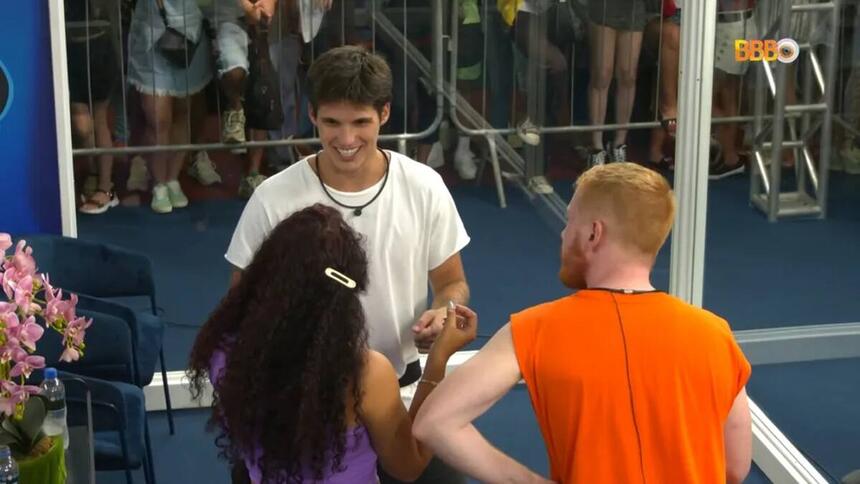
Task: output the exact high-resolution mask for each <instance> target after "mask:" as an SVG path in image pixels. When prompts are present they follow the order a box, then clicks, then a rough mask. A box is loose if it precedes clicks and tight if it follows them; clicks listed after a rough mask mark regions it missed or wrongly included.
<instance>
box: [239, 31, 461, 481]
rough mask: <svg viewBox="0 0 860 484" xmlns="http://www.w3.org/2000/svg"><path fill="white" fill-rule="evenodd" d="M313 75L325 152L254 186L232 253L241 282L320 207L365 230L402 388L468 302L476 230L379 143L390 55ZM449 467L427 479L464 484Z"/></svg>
mask: <svg viewBox="0 0 860 484" xmlns="http://www.w3.org/2000/svg"><path fill="white" fill-rule="evenodd" d="M308 78H309V79H308V80H309V84H310V93H309V94H310V104H311V109H310V116H311V121H313V123H314V125H315V126H316V127H317V129H318V130H319V137H320V140H321V142H322V151H320V152H319V153H318V154H316V155H313V156H310V157H308V158H305V159H303V160H301V161H299V162H298V163H295V164H294V165H292V166H290V167H289V168H287V169H285V170H284V171H282V172H280V173H278V174H277V175H274V176H272V177H271V178H269V179H268V180H266V181H265V182H264V183H263V184H261V185H260V186H259V187H258V188H257V189H256V190H255V191H254V194H253V196H252V197H251V199H250V200H249V201H248V204H247V206H246V207H245V210H244V212H243V213H242V217H241V218H240V219H239V224H238V226H237V227H236V230H235V232H234V233H233V239H232V240H231V241H230V247H229V248H228V249H227V253H226V254H225V258H226V259H227V261H229V262H230V264H232V265H233V266H234V268H235V270H234V273H233V278H232V283H233V284H235V283H236V282H237V281H238V280H239V278H240V277H241V274H242V269H244V268H245V267H246V266H247V265H248V264H249V263H250V262H251V260H252V258H253V256H254V253H255V252H256V250H257V248H258V247H259V246H260V245H261V243H262V242H263V240H264V239H265V238H266V237H267V235H268V234H269V232H270V231H271V230H272V229H273V228H274V227H275V226H276V225H277V224H278V223H279V222H280V221H282V220H283V219H285V218H286V217H287V216H289V215H290V214H292V213H293V212H295V211H297V210H300V209H302V208H305V207H307V206H309V205H312V204H314V203H324V204H327V205H330V206H332V207H335V208H338V209H340V210H341V213H342V214H343V216H344V218H345V219H346V221H347V222H348V223H349V224H350V225H351V226H352V227H353V228H354V229H355V230H356V231H358V232H359V233H361V234H362V235H363V236H364V243H365V250H366V251H367V257H368V262H369V286H368V290H367V293H366V294H364V295H363V296H362V305H363V306H364V310H365V314H366V317H367V324H368V332H369V343H370V347H371V348H373V349H375V350H377V351H379V352H381V353H383V354H385V355H386V356H387V357H388V359H389V360H390V361H391V363H392V365H394V369H395V370H396V371H397V373H398V375H399V376H400V377H401V386H405V385H408V384H412V383H414V382H415V381H417V380H418V379H419V378H420V376H421V369H420V366H419V364H418V349H419V348H420V349H429V347H430V344H432V342H433V340H434V339H435V337H436V335H437V334H438V333H439V332H440V331H441V329H442V323H443V321H444V318H445V307H446V304H447V303H448V301H449V300H453V301H454V302H456V303H459V304H466V303H467V302H468V298H469V287H468V285H467V283H466V276H465V273H464V271H463V264H462V262H461V260H460V250H462V249H463V247H465V246H466V244H468V243H469V236H468V234H467V233H466V229H465V227H464V226H463V222H462V221H461V220H460V216H459V214H458V213H457V207H456V206H455V205H454V200H453V199H452V197H451V194H450V193H449V192H448V189H447V188H446V187H445V184H444V182H443V181H442V178H441V177H440V176H439V174H438V173H436V172H435V171H434V170H433V169H432V168H429V167H428V166H426V165H423V164H420V163H418V162H416V161H414V160H412V159H410V158H408V157H406V156H403V155H401V154H398V153H394V152H390V151H385V150H382V149H380V148H379V147H378V146H377V139H378V137H379V130H380V127H381V126H382V125H383V124H385V123H386V122H387V121H388V117H389V113H390V102H391V93H392V77H391V70H390V68H389V66H388V64H386V63H385V61H384V60H383V59H382V58H380V57H378V56H376V55H375V54H371V53H370V52H368V51H366V50H364V49H362V48H359V47H352V46H346V47H339V48H336V49H332V50H330V51H328V52H326V53H325V54H323V55H322V56H320V57H319V58H318V59H317V60H316V61H315V62H314V64H313V65H312V66H311V68H310V71H309V73H308ZM348 275H349V274H347V276H348ZM428 283H429V286H430V287H431V288H432V291H433V300H432V302H431V304H430V305H429V306H430V309H427V308H428V291H427V288H428ZM440 465H441V462H440V461H436V462H435V465H434V463H431V465H430V466H429V467H428V470H427V472H425V475H424V476H422V479H421V480H419V481H418V482H445V483H448V482H465V480H464V479H463V478H462V477H458V476H456V474H455V475H453V476H451V475H450V472H449V471H450V469H447V470H445V469H442V470H439V466H440ZM428 474H433V476H432V477H431V476H429V475H428ZM380 477H381V481H382V482H383V483H386V482H394V481H391V480H388V479H386V476H383V475H381V476H380Z"/></svg>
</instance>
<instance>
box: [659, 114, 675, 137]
mask: <svg viewBox="0 0 860 484" xmlns="http://www.w3.org/2000/svg"><path fill="white" fill-rule="evenodd" d="M660 126H662V127H663V130H664V131H666V134H668V135H669V137H670V138H674V137H675V134H676V133H677V132H678V118H664V117H663V115H660Z"/></svg>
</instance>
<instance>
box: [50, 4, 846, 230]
mask: <svg viewBox="0 0 860 484" xmlns="http://www.w3.org/2000/svg"><path fill="white" fill-rule="evenodd" d="M374 1H375V2H376V3H375V4H373V2H374ZM689 1H692V0H573V1H566V2H559V1H556V0H453V1H452V2H450V4H449V3H448V2H444V5H445V8H456V9H457V12H458V16H457V18H458V24H457V25H456V29H457V36H458V45H457V47H458V48H457V66H456V77H457V86H456V87H457V90H458V92H459V93H460V95H461V96H463V98H464V99H465V100H466V101H467V102H469V103H470V104H471V105H472V107H474V108H475V109H476V110H477V111H478V112H479V113H481V114H482V115H483V117H484V118H485V119H486V120H487V121H488V122H489V123H490V124H491V125H492V126H494V127H496V128H507V127H511V126H515V127H516V128H517V135H516V136H512V137H511V139H510V142H511V144H513V145H515V146H521V145H529V144H531V145H536V144H539V143H541V141H544V142H545V143H544V147H545V149H546V153H547V159H548V160H550V162H553V160H559V161H560V162H561V163H566V164H567V165H572V166H573V167H574V169H575V170H581V169H583V168H586V167H588V166H592V165H596V164H602V163H607V162H612V161H619V160H630V161H636V162H640V163H643V164H647V165H649V166H651V167H653V168H655V169H659V170H671V169H672V168H673V167H674V160H673V158H672V154H671V153H672V152H673V151H674V150H673V149H672V147H671V141H672V138H673V137H674V135H675V131H676V129H677V119H676V116H677V91H678V89H677V87H678V55H679V39H680V35H679V27H680V24H681V16H682V12H683V10H684V8H683V7H684V5H683V3H684V2H689ZM775 1H777V0H758V2H756V0H719V1H718V13H717V29H716V50H715V60H714V64H715V77H714V86H715V89H714V92H715V95H714V104H713V112H714V116H735V115H738V114H739V113H741V112H750V109H749V107H748V106H749V100H748V99H746V100H745V99H744V97H745V96H744V91H745V89H748V87H747V85H749V84H751V83H750V82H744V76H745V74H747V72H748V71H749V70H750V63H744V62H738V61H736V60H735V55H734V42H735V40H737V39H756V38H758V35H759V33H758V28H757V25H759V24H761V22H759V21H758V19H757V16H759V15H760V12H761V10H762V7H763V5H765V4H766V2H775ZM813 1H814V0H796V1H795V2H794V3H813ZM407 3H408V7H407ZM404 8H405V9H406V13H404ZM430 8H431V3H430V1H409V2H406V1H405V0H65V18H66V25H67V29H66V45H67V60H68V79H69V90H70V101H71V106H70V109H71V120H72V128H73V130H72V132H73V139H74V145H75V147H76V148H111V147H116V146H152V145H159V146H168V147H170V146H177V145H186V147H187V145H193V144H200V143H217V142H223V143H227V144H233V143H243V142H245V141H261V140H277V139H289V138H294V139H303V138H312V137H313V135H314V130H313V125H312V124H311V122H310V120H309V117H308V115H307V114H308V113H307V109H308V108H307V99H306V97H305V92H306V90H307V89H306V82H305V73H306V71H307V68H308V66H309V64H310V63H311V62H312V60H313V59H314V58H315V57H316V56H318V55H319V54H320V53H321V52H323V51H325V50H326V49H329V48H331V47H334V46H337V45H343V44H354V45H362V46H365V47H367V48H368V49H375V50H377V51H378V52H380V53H382V54H383V55H384V56H385V57H386V58H387V59H388V61H389V63H390V64H391V65H392V68H393V72H394V75H395V86H396V87H395V98H394V102H393V106H392V117H391V122H389V125H388V126H387V127H386V129H387V132H389V133H403V132H410V133H414V132H418V131H421V130H423V129H425V128H426V127H428V126H429V125H430V123H431V122H432V121H433V119H434V117H435V116H436V105H435V97H434V96H433V95H432V92H431V90H430V87H429V86H430V85H431V83H430V82H428V80H427V79H422V77H421V76H420V75H418V71H417V69H416V67H415V65H414V63H412V62H407V60H406V59H407V58H408V57H407V56H406V55H404V53H403V47H402V43H400V42H399V41H398V39H397V38H395V37H394V36H392V35H391V34H390V33H389V31H385V30H384V29H378V28H376V25H375V24H374V20H376V19H378V18H380V17H382V16H385V17H386V18H388V19H389V20H390V21H391V22H392V23H393V24H394V25H396V26H397V28H399V29H400V31H401V32H405V36H406V38H407V39H408V40H409V42H410V43H412V44H413V45H415V46H416V47H417V48H418V49H419V50H420V51H422V52H423V53H424V54H425V55H426V56H427V57H428V58H430V57H431V55H430V49H431V44H432V42H430V40H429V39H430V35H431V33H432V28H431V26H430V21H431V20H430V19H431V18H432V16H431V15H427V13H429V11H430ZM422 12H423V13H422ZM858 12H860V10H858V6H857V5H856V4H854V3H852V2H846V5H845V7H844V11H843V12H842V13H841V16H840V18H841V19H842V21H841V23H842V24H843V25H840V35H839V36H838V38H839V39H840V40H839V44H840V45H839V46H838V47H839V53H840V60H841V62H840V66H841V69H840V70H839V71H838V75H839V76H840V78H841V81H840V83H837V85H840V86H844V89H843V90H842V92H840V93H839V96H837V98H836V99H837V101H838V102H840V103H841V104H842V106H841V107H842V109H841V112H842V113H843V114H844V116H845V118H846V121H848V122H849V124H851V125H852V126H854V127H855V128H856V127H857V126H858V116H857V115H858V113H860V72H858V67H860V36H858V35H855V34H854V33H855V32H857V31H858V30H860V25H858V24H860V14H858ZM449 13H450V12H446V13H445V18H446V19H448V18H449V17H450V15H449ZM846 19H847V20H848V21H846ZM446 22H447V20H446ZM791 25H792V27H791V28H792V37H793V38H794V39H795V40H797V41H798V42H809V43H811V44H812V45H814V46H826V44H827V42H828V38H827V37H828V36H827V28H826V24H825V23H824V22H823V21H820V20H816V19H815V18H813V17H812V16H810V15H794V16H793V18H792V24H791ZM445 29H446V31H447V32H449V33H450V31H451V26H446V27H445ZM574 59H576V62H573V60H574ZM581 59H586V60H585V61H582V60H581ZM646 60H647V62H646ZM529 61H532V62H531V63H530V62H529ZM649 64H650V66H649ZM530 65H531V66H534V65H539V66H541V67H543V69H544V72H545V74H546V75H545V79H546V84H545V89H546V99H547V100H548V103H547V109H546V116H545V119H543V120H539V119H531V117H532V116H530V115H529V110H528V109H526V107H527V105H528V96H529V95H530V94H531V92H530V91H528V89H527V86H528V85H529V82H530V79H529V77H530V75H532V74H534V71H536V69H528V67H529V66H530ZM655 65H656V66H657V67H654V66H655ZM646 69H647V72H648V76H651V77H653V78H655V79H659V82H658V83H656V84H655V88H654V89H651V90H650V91H651V92H643V91H645V90H643V89H640V92H637V86H640V84H641V81H642V79H640V77H643V76H644V75H645V72H646ZM796 72H797V69H796V68H793V69H792V70H791V71H790V74H789V83H788V86H787V90H786V96H787V102H788V103H796V102H797V94H796V91H797V86H796V83H795V81H794V79H795V76H796ZM577 73H579V74H577ZM583 73H584V80H583V81H584V82H583V83H581V84H582V85H585V86H587V88H586V89H581V90H580V89H575V88H573V86H574V85H575V84H576V80H578V77H577V76H578V75H579V76H582V75H583ZM446 78H447V75H446ZM654 91H657V92H658V94H657V95H654V94H653V93H654ZM610 93H611V94H612V95H611V96H610ZM637 96H640V97H646V98H648V99H649V100H648V101H645V102H646V103H650V106H649V107H648V108H647V110H648V111H649V112H650V113H651V118H650V119H658V120H659V121H660V127H659V128H656V129H654V130H652V132H651V133H650V138H649V141H648V142H646V143H644V145H647V146H641V147H633V146H632V145H631V149H628V139H627V138H628V132H627V130H624V129H618V130H614V131H613V132H611V133H609V134H608V135H607V134H606V133H604V132H602V131H593V132H590V133H588V134H587V135H585V136H579V135H573V134H563V135H555V136H546V137H545V138H546V139H542V138H544V137H542V136H541V134H540V133H539V132H538V130H537V126H540V125H557V126H567V125H571V124H579V123H584V124H587V123H590V124H593V125H602V124H607V123H617V124H625V123H628V122H630V121H631V119H632V118H634V117H635V116H634V111H635V110H634V106H635V105H636V103H637ZM577 97H578V99H574V98H577ZM747 98H748V96H747ZM575 106H582V107H583V109H581V110H577V109H575ZM838 111H840V110H838ZM451 125H452V123H448V122H447V121H443V123H442V125H441V126H442V128H441V129H440V130H437V132H436V133H434V134H433V135H432V136H431V137H429V138H427V139H424V140H421V141H419V142H417V143H416V144H415V145H414V146H413V147H412V149H414V150H415V151H414V157H415V158H416V159H418V160H419V161H421V162H425V163H427V164H428V165H430V166H432V167H434V168H439V167H441V166H443V165H444V164H445V161H446V157H447V158H449V159H450V161H451V165H452V167H453V169H454V172H455V173H456V174H457V175H458V176H459V177H460V178H462V179H467V180H468V179H473V178H475V176H476V173H477V168H476V166H477V160H478V159H479V158H480V157H481V156H482V155H481V154H480V153H481V152H482V151H483V150H485V149H486V147H485V146H482V144H481V143H480V140H478V139H474V138H470V137H468V136H465V135H462V134H460V135H458V134H457V132H456V130H455V129H447V128H449V127H450V126H451ZM748 135H749V129H748V126H745V125H739V124H721V125H716V126H715V127H714V136H713V138H714V141H713V144H714V150H712V151H713V153H712V159H711V173H710V175H711V178H712V179H719V178H724V177H727V176H732V175H737V174H740V173H743V171H744V169H745V165H746V163H747V159H746V157H747V154H746V150H747V149H748V144H749V139H748V138H749V136H748ZM838 135H839V138H838V139H837V140H834V143H836V144H835V145H834V154H835V155H836V160H835V161H836V162H835V163H834V165H835V166H836V167H844V169H845V171H847V172H849V173H851V174H860V148H858V145H857V144H856V142H855V137H854V136H853V135H852V134H851V133H850V131H845V133H841V132H839V133H838ZM640 144H641V143H640ZM313 149H314V148H313V146H310V145H301V144H299V145H289V146H286V145H285V146H278V147H272V148H267V149H263V148H250V149H245V148H241V147H240V148H237V149H233V150H231V151H230V152H231V154H230V155H229V156H225V157H224V158H223V159H224V160H225V161H224V162H223V163H219V164H220V165H221V171H222V172H223V171H224V167H225V166H228V165H225V163H226V164H229V163H236V162H237V161H239V160H242V162H244V164H245V166H244V167H243V171H242V175H241V179H240V181H239V184H238V195H239V196H241V197H244V198H248V197H250V196H251V194H252V193H253V191H254V189H255V188H256V187H257V186H258V185H259V184H260V183H262V182H263V181H264V180H265V179H266V175H265V174H266V173H268V174H272V173H274V172H277V171H278V170H280V169H282V168H283V167H285V166H287V165H289V164H290V163H292V162H294V161H295V160H296V159H298V158H299V157H301V156H304V155H307V154H310V153H312V152H313ZM476 152H477V154H476ZM213 156H215V155H213ZM219 156H221V155H219ZM128 158H130V159H128V161H129V162H128V163H121V164H117V168H120V169H118V170H117V172H116V173H115V171H114V167H115V163H114V162H115V161H116V160H117V157H115V156H114V155H111V154H101V155H98V156H93V157H83V156H81V157H78V158H77V160H76V161H77V162H78V163H79V164H80V166H78V167H77V168H78V169H77V170H76V173H78V174H79V175H80V176H78V177H77V179H79V180H80V183H78V192H79V194H80V206H79V210H80V212H82V213H86V214H100V213H104V212H106V211H107V210H109V209H110V208H112V207H115V206H117V205H119V204H120V200H121V198H120V194H122V195H123V200H124V201H125V200H126V199H128V200H137V203H140V201H141V200H146V199H147V198H146V195H148V194H151V199H149V200H150V207H151V209H152V210H153V211H155V212H156V213H168V212H171V211H173V210H174V209H178V208H183V207H185V206H187V205H188V203H189V201H188V196H186V193H185V190H183V187H182V185H181V184H180V180H182V183H184V184H186V185H187V184H188V183H197V184H200V185H202V186H213V185H216V184H220V183H223V181H222V174H223V173H219V168H217V167H216V164H215V163H214V162H213V161H212V159H211V158H210V153H208V152H207V151H203V150H198V151H193V150H189V149H182V150H179V149H176V150H169V149H166V150H162V151H157V152H152V153H147V154H145V155H133V156H130V157H128ZM125 159H126V158H125V157H124V158H123V160H125ZM794 161H795V160H794V154H793V153H792V151H791V150H786V151H785V154H784V156H783V157H782V160H781V163H782V164H783V165H784V166H785V167H791V166H793V164H794ZM264 162H265V164H264ZM183 173H184V174H185V175H183ZM120 175H121V176H120ZM119 178H122V182H119ZM531 186H532V188H533V189H535V190H537V191H542V190H551V188H549V185H548V182H547V181H546V180H545V179H544V178H543V177H539V179H537V180H532V183H531ZM186 188H187V187H186Z"/></svg>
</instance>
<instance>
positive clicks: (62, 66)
mask: <svg viewBox="0 0 860 484" xmlns="http://www.w3.org/2000/svg"><path fill="white" fill-rule="evenodd" d="M62 6H63V5H62V3H61V2H48V15H49V16H50V29H51V32H50V33H51V66H52V67H53V76H54V118H55V119H56V126H55V128H56V130H57V165H58V167H59V182H60V217H61V220H62V230H63V235H65V236H67V237H77V236H78V219H77V216H78V214H77V210H75V178H74V166H73V163H72V159H73V158H74V152H73V151H72V117H71V113H70V112H69V79H68V77H66V76H67V72H68V69H67V67H68V60H67V59H66V27H65V25H66V13H65V10H64V9H63V8H62Z"/></svg>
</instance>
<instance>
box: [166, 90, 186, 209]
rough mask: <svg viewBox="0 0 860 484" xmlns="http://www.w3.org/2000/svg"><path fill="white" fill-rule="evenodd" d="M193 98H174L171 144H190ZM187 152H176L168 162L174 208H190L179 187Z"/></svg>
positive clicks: (168, 188)
mask: <svg viewBox="0 0 860 484" xmlns="http://www.w3.org/2000/svg"><path fill="white" fill-rule="evenodd" d="M190 102H191V98H188V97H184V98H173V106H172V108H173V118H172V123H171V126H170V143H171V144H174V145H183V144H188V143H189V141H190V138H191V132H190V129H189V118H188V116H189V104H190ZM187 155H188V153H187V152H185V151H176V152H174V153H172V154H171V156H170V157H169V159H168V161H167V183H166V185H167V195H168V198H169V199H170V205H171V206H172V207H173V208H185V207H187V206H188V198H187V197H186V196H185V193H183V191H182V187H181V186H180V185H179V174H180V173H182V167H183V166H184V165H185V158H186V156H187Z"/></svg>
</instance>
